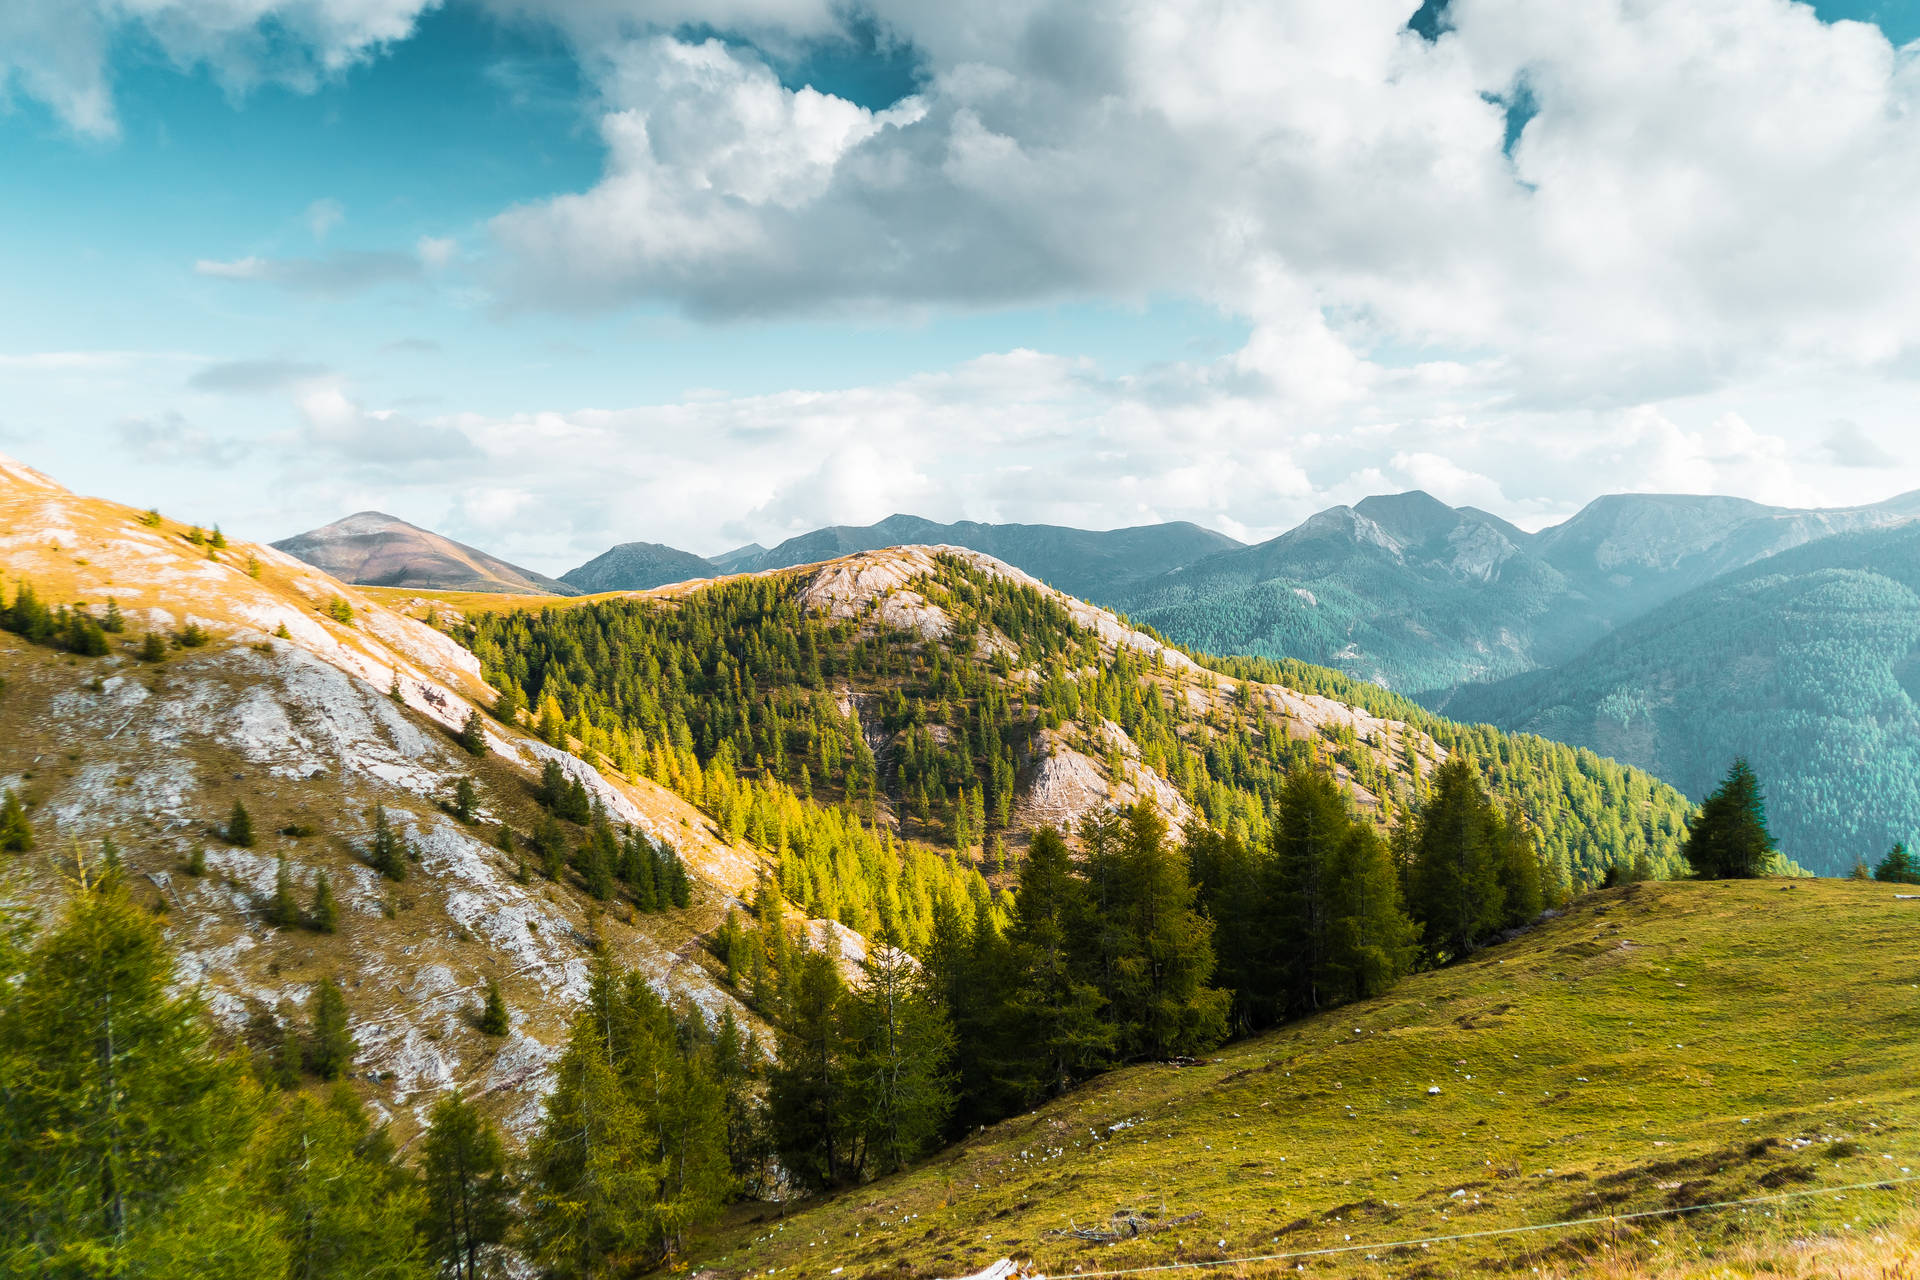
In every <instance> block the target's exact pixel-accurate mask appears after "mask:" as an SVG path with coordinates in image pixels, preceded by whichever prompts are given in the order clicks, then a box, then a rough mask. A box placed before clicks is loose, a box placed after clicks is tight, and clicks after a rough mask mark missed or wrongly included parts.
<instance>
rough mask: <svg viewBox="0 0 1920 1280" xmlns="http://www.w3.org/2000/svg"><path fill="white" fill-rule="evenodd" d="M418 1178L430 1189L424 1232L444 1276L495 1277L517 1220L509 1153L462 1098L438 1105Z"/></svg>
mask: <svg viewBox="0 0 1920 1280" xmlns="http://www.w3.org/2000/svg"><path fill="white" fill-rule="evenodd" d="M420 1176H421V1181H422V1182H423V1183H424V1184H425V1190H426V1216H425V1217H424V1218H423V1219H422V1220H421V1224H420V1225H421V1232H422V1234H423V1235H424V1236H425V1237H426V1244H427V1252H428V1254H429V1255H431V1257H432V1258H433V1260H434V1262H435V1263H436V1264H438V1266H439V1269H440V1272H441V1274H442V1275H449V1276H451V1277H453V1280H479V1278H480V1277H481V1276H485V1275H492V1274H495V1273H496V1264H497V1263H498V1262H499V1260H500V1258H499V1255H500V1250H501V1246H502V1245H503V1244H504V1242H505V1240H506V1238H507V1228H508V1227H509V1225H511V1223H512V1221H513V1216H512V1206H511V1203H510V1201H511V1196H512V1194H513V1185H512V1182H511V1180H510V1178H509V1176H508V1166H507V1152H506V1148H505V1147H504V1146H503V1145H502V1144H501V1142H500V1135H499V1134H498V1133H496V1132H495V1131H494V1128H493V1126H492V1125H491V1124H489V1123H488V1122H487V1118H486V1117H485V1116H484V1115H482V1114H481V1113H480V1110H479V1109H478V1108H477V1107H475V1106H474V1105H473V1104H472V1103H470V1102H468V1101H466V1100H465V1099H463V1098H461V1097H460V1096H459V1095H458V1094H453V1093H449V1094H445V1095H443V1096H442V1097H441V1099H440V1100H439V1101H438V1102H436V1103H435V1104H434V1107H433V1113H432V1116H431V1118H430V1119H429V1121H428V1125H427V1136H426V1139H425V1141H424V1142H422V1144H421V1154H420Z"/></svg>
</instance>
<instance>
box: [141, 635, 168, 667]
mask: <svg viewBox="0 0 1920 1280" xmlns="http://www.w3.org/2000/svg"><path fill="white" fill-rule="evenodd" d="M166 660H167V642H166V641H164V640H162V639H161V638H160V633H159V632H157V631H149V632H147V634H146V635H145V636H144V637H143V638H142V639H141V641H140V661H142V662H165V661H166Z"/></svg>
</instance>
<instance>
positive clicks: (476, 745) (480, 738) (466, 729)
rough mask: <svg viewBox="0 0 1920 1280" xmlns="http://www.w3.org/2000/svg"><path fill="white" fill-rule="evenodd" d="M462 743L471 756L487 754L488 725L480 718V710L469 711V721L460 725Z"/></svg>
mask: <svg viewBox="0 0 1920 1280" xmlns="http://www.w3.org/2000/svg"><path fill="white" fill-rule="evenodd" d="M459 740H460V745H461V746H462V747H464V748H466V752H467V754H468V755H470V756H484V755H485V754H487V726H486V725H485V724H484V723H483V722H482V721H481V719H480V712H479V711H478V710H470V711H468V712H467V721H466V723H465V724H463V725H461V726H460V735H459Z"/></svg>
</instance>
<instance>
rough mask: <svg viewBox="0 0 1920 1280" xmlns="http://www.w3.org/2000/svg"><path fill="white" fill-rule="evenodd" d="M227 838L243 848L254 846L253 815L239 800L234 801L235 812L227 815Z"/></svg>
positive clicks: (229, 841) (228, 841) (232, 843)
mask: <svg viewBox="0 0 1920 1280" xmlns="http://www.w3.org/2000/svg"><path fill="white" fill-rule="evenodd" d="M226 839H227V843H228V844H231V845H238V846H239V847H240V848H242V849H251V848H253V815H252V814H250V813H248V812H247V806H246V805H244V804H242V803H240V801H238V800H235V801H234V802H233V812H232V813H231V814H229V815H228V816H227V830H226Z"/></svg>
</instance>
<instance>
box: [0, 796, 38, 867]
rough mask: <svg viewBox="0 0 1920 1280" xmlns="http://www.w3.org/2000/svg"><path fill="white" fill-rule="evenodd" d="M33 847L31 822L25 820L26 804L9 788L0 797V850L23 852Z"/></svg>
mask: <svg viewBox="0 0 1920 1280" xmlns="http://www.w3.org/2000/svg"><path fill="white" fill-rule="evenodd" d="M31 848H33V824H31V823H30V822H28V821H27V810H26V806H25V805H22V804H21V803H20V797H19V796H17V795H15V794H14V793H13V791H12V790H11V789H9V790H8V791H7V793H6V795H5V797H4V798H0V850H4V851H5V852H7V853H25V852H26V851H27V850H29V849H31Z"/></svg>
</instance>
